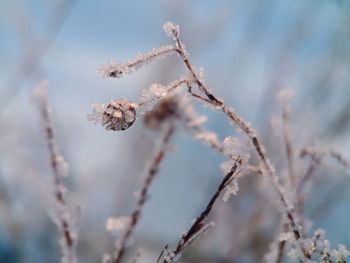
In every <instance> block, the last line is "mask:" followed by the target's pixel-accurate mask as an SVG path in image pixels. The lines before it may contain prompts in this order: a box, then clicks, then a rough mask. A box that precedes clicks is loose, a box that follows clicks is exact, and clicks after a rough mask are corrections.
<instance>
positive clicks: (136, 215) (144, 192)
mask: <svg viewBox="0 0 350 263" xmlns="http://www.w3.org/2000/svg"><path fill="white" fill-rule="evenodd" d="M174 131H175V128H174V126H173V125H171V124H170V125H169V127H167V129H166V131H165V133H164V135H163V138H162V141H161V146H160V148H159V150H158V151H157V152H156V154H155V155H154V157H153V158H152V161H151V164H150V166H149V168H148V169H147V173H146V178H145V180H144V183H143V185H142V189H141V192H140V195H139V197H138V200H137V206H136V208H135V210H134V211H133V212H132V213H131V216H130V223H129V225H128V227H127V229H126V230H125V232H124V233H123V234H122V236H121V237H120V239H119V240H118V243H119V244H118V245H119V247H118V248H117V251H116V256H115V259H114V262H115V263H120V262H121V260H122V258H123V255H124V254H125V249H126V246H127V243H128V241H129V239H130V237H131V235H132V234H133V232H134V230H135V227H136V225H137V224H138V222H139V220H140V217H141V212H142V209H143V207H144V205H145V203H146V201H147V199H148V192H149V188H150V186H151V185H152V182H153V180H154V178H155V176H156V175H157V173H158V170H159V167H160V164H161V162H162V161H163V159H164V157H165V153H166V150H167V148H168V145H169V143H170V140H171V138H172V135H173V134H174Z"/></svg>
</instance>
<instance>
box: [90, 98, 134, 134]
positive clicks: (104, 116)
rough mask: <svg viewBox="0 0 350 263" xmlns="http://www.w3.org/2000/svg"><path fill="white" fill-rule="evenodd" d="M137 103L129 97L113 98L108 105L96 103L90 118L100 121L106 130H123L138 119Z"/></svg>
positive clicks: (96, 121)
mask: <svg viewBox="0 0 350 263" xmlns="http://www.w3.org/2000/svg"><path fill="white" fill-rule="evenodd" d="M135 108H136V104H134V103H132V102H130V101H129V100H127V99H117V100H112V101H111V102H110V103H109V104H108V105H107V106H105V105H103V104H94V105H93V109H92V113H91V114H89V115H88V120H89V121H93V122H95V123H98V122H100V123H101V125H102V126H103V127H105V128H106V130H113V131H121V130H126V129H128V128H129V127H130V126H131V125H132V124H133V123H134V122H135V119H136V109H135Z"/></svg>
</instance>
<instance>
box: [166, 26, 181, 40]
mask: <svg viewBox="0 0 350 263" xmlns="http://www.w3.org/2000/svg"><path fill="white" fill-rule="evenodd" d="M163 29H164V31H165V33H166V34H167V36H168V37H173V38H175V39H176V38H177V37H179V36H180V27H179V26H178V25H175V24H173V23H171V22H166V23H165V24H164V25H163Z"/></svg>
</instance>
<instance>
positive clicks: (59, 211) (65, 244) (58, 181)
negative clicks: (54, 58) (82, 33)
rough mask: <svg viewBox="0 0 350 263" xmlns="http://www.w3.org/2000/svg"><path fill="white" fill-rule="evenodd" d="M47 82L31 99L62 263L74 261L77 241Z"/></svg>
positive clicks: (65, 167) (64, 163) (36, 89)
mask: <svg viewBox="0 0 350 263" xmlns="http://www.w3.org/2000/svg"><path fill="white" fill-rule="evenodd" d="M47 90H48V82H46V81H43V82H40V83H39V84H38V85H37V86H36V88H35V89H34V91H33V99H34V101H35V102H36V103H37V105H38V108H39V111H40V115H41V119H42V122H43V125H44V128H45V135H46V141H47V146H48V152H49V159H50V166H51V169H52V173H53V184H54V191H55V196H54V198H55V201H56V204H55V207H54V210H53V212H52V219H53V221H54V223H55V224H56V225H57V228H58V229H59V231H60V233H61V239H60V241H59V243H60V245H61V248H62V260H61V262H62V263H75V262H76V254H75V246H76V242H77V231H76V227H75V218H74V215H73V212H72V209H71V208H70V206H69V205H68V204H67V201H66V192H67V189H66V188H65V186H64V184H63V182H62V178H63V177H64V176H66V175H67V172H68V165H67V163H66V162H65V161H64V158H63V156H62V155H61V154H60V153H59V151H58V148H57V146H56V142H55V137H54V130H53V126H52V121H51V115H50V108H49V103H48V95H47Z"/></svg>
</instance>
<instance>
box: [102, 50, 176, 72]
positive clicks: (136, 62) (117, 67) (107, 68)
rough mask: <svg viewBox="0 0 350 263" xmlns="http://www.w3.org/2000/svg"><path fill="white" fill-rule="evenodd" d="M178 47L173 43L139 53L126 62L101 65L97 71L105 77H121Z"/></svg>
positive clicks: (173, 51) (172, 51) (170, 52)
mask: <svg viewBox="0 0 350 263" xmlns="http://www.w3.org/2000/svg"><path fill="white" fill-rule="evenodd" d="M175 52H176V48H175V47H174V46H172V45H168V46H163V47H159V48H154V49H152V50H151V51H150V52H148V53H145V54H142V53H138V54H137V55H136V57H135V58H133V59H131V60H130V61H128V62H126V63H118V62H109V63H107V64H104V65H101V67H100V68H99V69H98V70H97V72H98V73H99V74H100V75H101V76H102V77H104V78H121V77H123V76H124V75H126V74H130V73H132V72H134V71H135V70H138V69H140V68H141V67H142V66H144V65H146V64H148V63H150V62H152V61H155V60H157V59H160V58H164V57H166V56H167V55H169V54H172V53H175Z"/></svg>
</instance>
